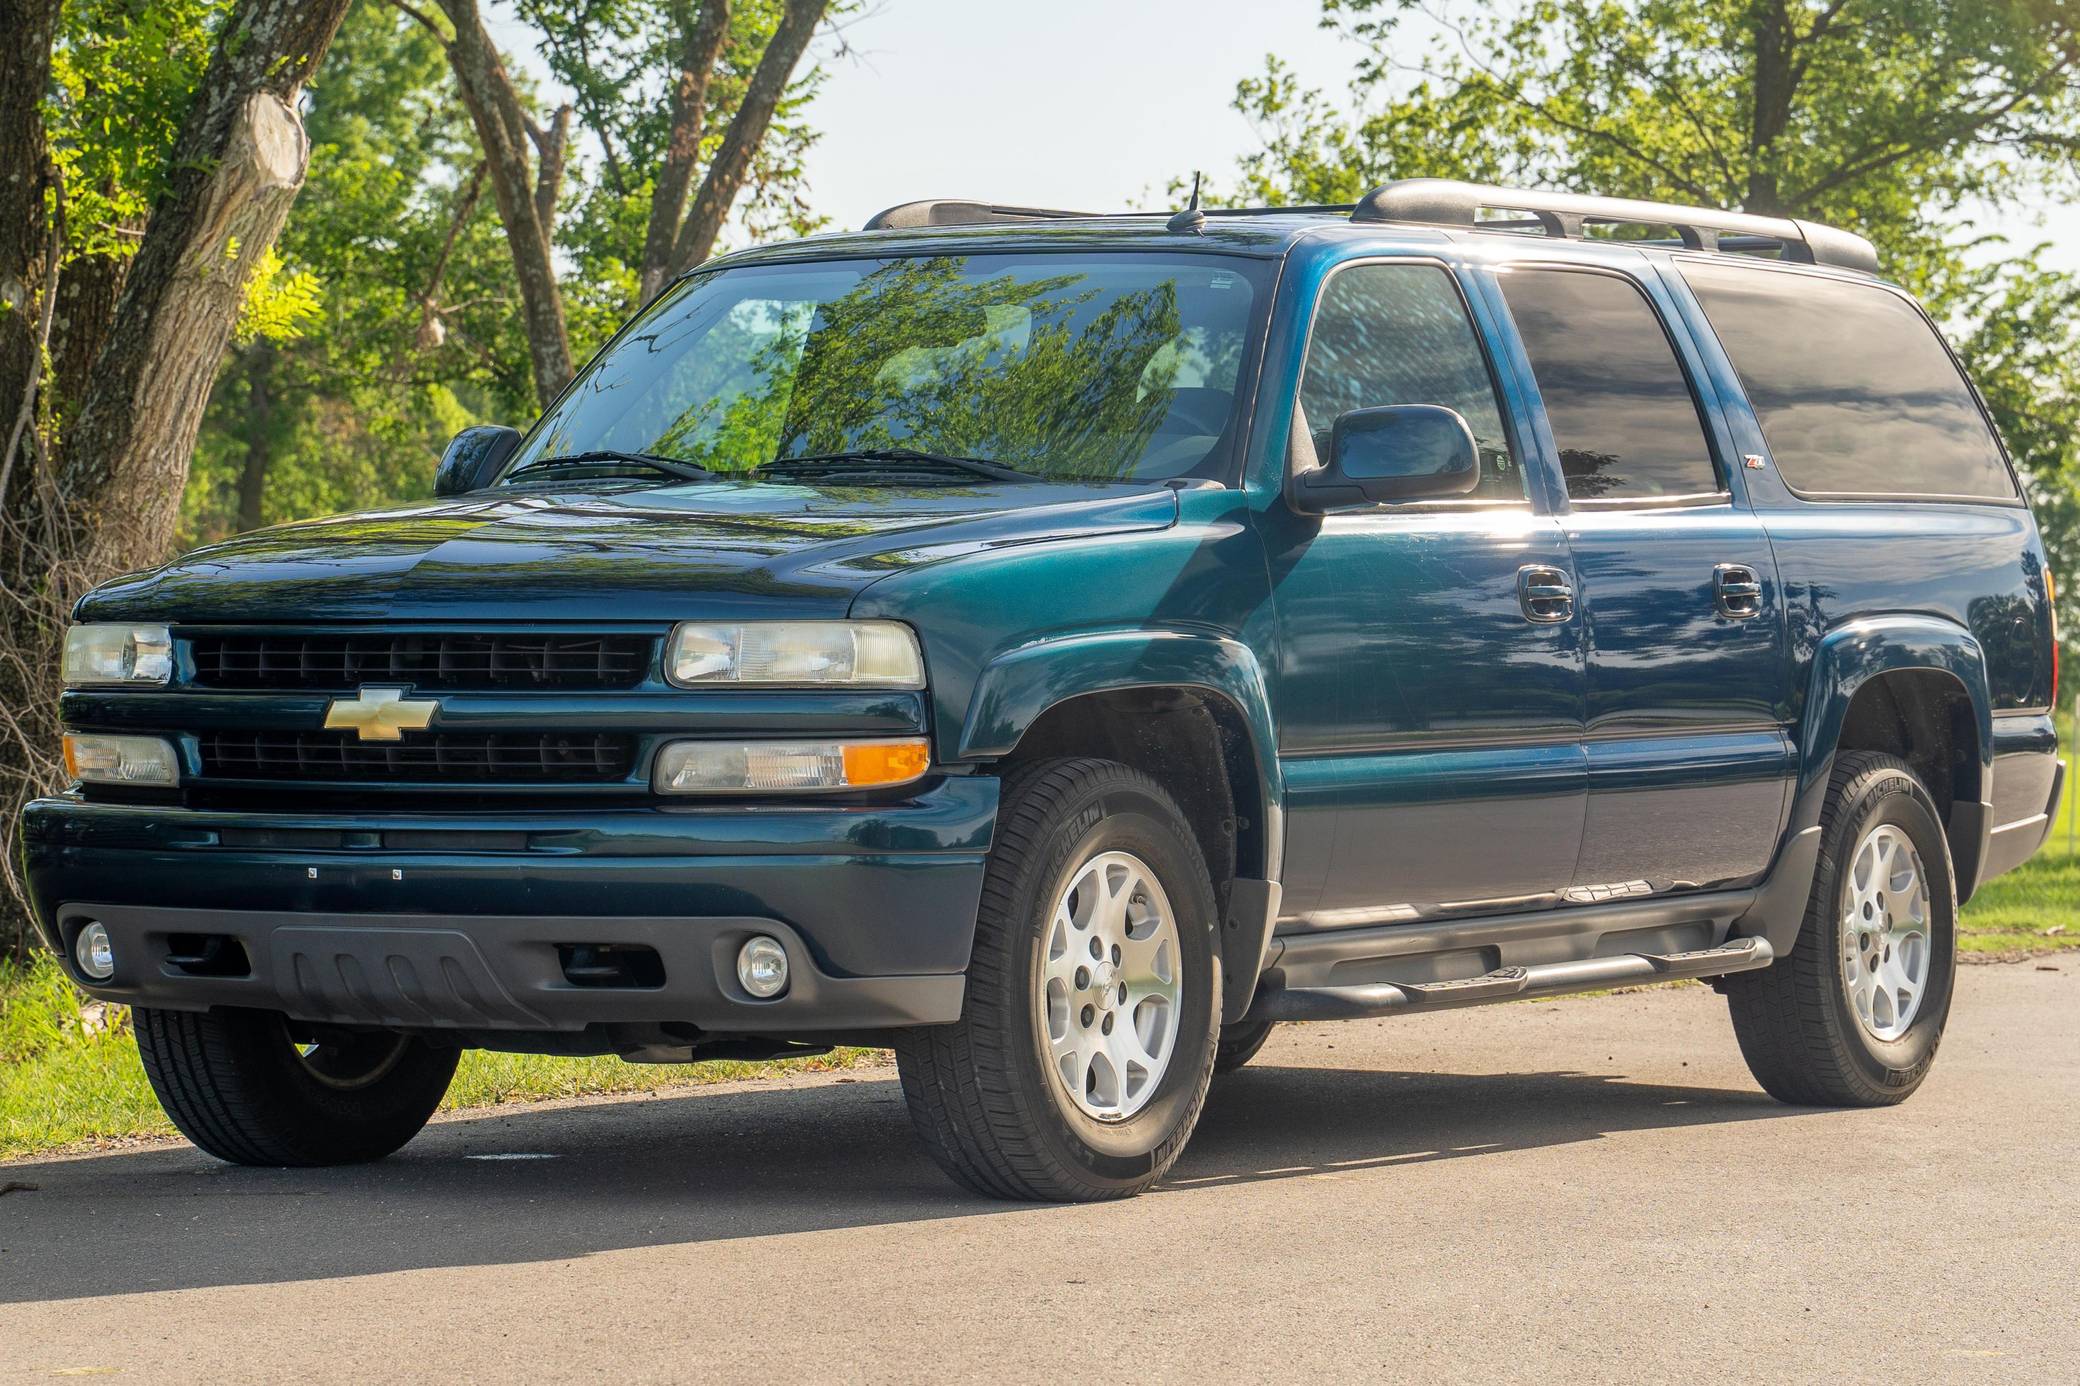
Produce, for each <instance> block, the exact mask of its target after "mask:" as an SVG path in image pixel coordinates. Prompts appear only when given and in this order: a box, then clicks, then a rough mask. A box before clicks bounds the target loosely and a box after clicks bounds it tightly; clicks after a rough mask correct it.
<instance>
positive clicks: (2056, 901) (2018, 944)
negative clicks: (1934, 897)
mask: <svg viewBox="0 0 2080 1386" xmlns="http://www.w3.org/2000/svg"><path fill="white" fill-rule="evenodd" d="M2067 744H2072V743H2071V742H2068V743H2067ZM1957 946H1958V948H1959V949H1961V950H1962V951H1964V952H1966V953H1970V954H1979V955H1991V956H1995V957H2021V956H2026V955H2029V954H2036V953H2051V952H2056V951H2058V950H2061V949H2066V948H2074V947H2080V777H2076V776H2072V775H2069V776H2068V777H2067V779H2066V785H2065V795H2064V798H2063V799H2062V800H2061V802H2060V804H2059V811H2058V815H2057V817H2056V818H2055V819H2054V820H2053V822H2052V825H2051V836H2050V837H2049V838H2048V839H2046V841H2045V843H2044V847H2043V850H2042V851H2040V852H2038V853H2037V855H2036V856H2035V857H2033V858H2031V859H2030V860H2029V861H2026V862H2024V863H2023V864H2022V865H2021V866H2018V867H2016V868H2015V869H2014V870H2013V871H2010V872H2009V873H2007V874H2006V875H2005V876H1997V877H1995V878H1994V879H1993V880H1991V881H1988V882H1987V883H1986V885H1985V886H1984V887H1983V888H1982V889H1981V890H1980V891H1979V893H1978V894H1977V895H1975V896H1973V897H1972V902H1971V903H1970V904H1969V905H1966V906H1965V908H1964V914H1963V916H1962V917H1961V918H1960V919H1959V921H1958V938H1957Z"/></svg>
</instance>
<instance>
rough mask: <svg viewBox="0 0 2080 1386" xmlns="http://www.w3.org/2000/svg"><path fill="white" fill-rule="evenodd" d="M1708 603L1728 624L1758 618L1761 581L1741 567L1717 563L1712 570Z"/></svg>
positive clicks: (1754, 573)
mask: <svg viewBox="0 0 2080 1386" xmlns="http://www.w3.org/2000/svg"><path fill="white" fill-rule="evenodd" d="M1712 602H1713V604H1714V605H1715V606H1717V607H1718V608H1719V614H1720V615H1721V616H1724V617H1725V618H1726V619H1727V620H1729V621H1746V620H1749V619H1751V618H1752V617H1756V616H1760V615H1761V614H1762V579H1761V577H1759V576H1758V575H1757V574H1756V572H1755V570H1754V569H1753V568H1750V567H1749V566H1748V565H1747V564H1745V563H1721V564H1720V565H1719V566H1718V567H1716V568H1714V569H1712Z"/></svg>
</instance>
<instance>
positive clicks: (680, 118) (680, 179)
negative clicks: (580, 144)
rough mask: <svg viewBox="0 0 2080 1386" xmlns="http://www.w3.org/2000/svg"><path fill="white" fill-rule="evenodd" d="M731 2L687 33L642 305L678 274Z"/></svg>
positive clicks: (653, 200)
mask: <svg viewBox="0 0 2080 1386" xmlns="http://www.w3.org/2000/svg"><path fill="white" fill-rule="evenodd" d="M729 20H730V5H729V0H706V3H705V4H703V5H702V6H701V12H700V17H699V19H697V20H696V21H695V22H694V24H693V25H692V27H691V28H689V29H688V30H687V32H686V46H685V50H684V53H683V55H682V56H681V58H680V60H679V77H678V80H677V82H675V83H674V84H673V86H672V104H671V123H670V126H669V129H670V132H671V133H670V134H669V136H667V138H666V141H665V147H664V163H663V165H662V166H661V167H659V169H658V171H657V186H656V187H655V189H653V190H652V192H651V194H650V225H649V228H648V230H647V231H646V232H645V233H644V236H643V268H642V288H641V291H640V292H641V295H642V301H643V302H644V303H648V302H649V301H650V300H651V299H653V298H655V297H657V291H658V290H659V289H662V288H663V287H664V286H665V281H666V280H668V279H669V278H671V273H672V244H673V242H674V241H675V240H676V239H677V238H678V232H679V219H680V218H681V217H683V216H685V214H686V193H687V190H688V189H689V188H691V187H692V186H693V166H694V164H695V163H696V162H697V161H698V160H699V158H700V153H701V122H702V120H703V119H704V118H705V116H706V115H707V106H708V80H709V78H710V77H712V76H713V75H714V72H715V64H716V63H717V62H718V61H720V60H721V57H722V46H723V43H724V42H725V41H726V40H727V39H728V38H729Z"/></svg>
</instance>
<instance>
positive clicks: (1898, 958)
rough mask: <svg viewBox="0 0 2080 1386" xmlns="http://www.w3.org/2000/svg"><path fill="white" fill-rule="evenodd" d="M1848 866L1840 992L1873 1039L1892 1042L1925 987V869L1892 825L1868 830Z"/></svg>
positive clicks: (1918, 1004)
mask: <svg viewBox="0 0 2080 1386" xmlns="http://www.w3.org/2000/svg"><path fill="white" fill-rule="evenodd" d="M1850 861H1851V867H1850V870H1849V872H1848V879H1847V880H1845V881H1844V882H1843V887H1842V909H1841V924H1840V937H1839V950H1840V957H1841V959H1842V987H1843V991H1844V994H1845V996H1846V998H1847V1000H1848V1002H1849V1006H1850V1009H1851V1010H1852V1011H1854V1012H1855V1014H1856V1017H1857V1020H1858V1021H1859V1023H1861V1024H1862V1025H1863V1027H1864V1029H1865V1030H1866V1031H1867V1032H1868V1033H1869V1034H1870V1035H1871V1036H1872V1037H1873V1038H1875V1039H1879V1040H1886V1041H1890V1040H1895V1039H1898V1038H1899V1037H1900V1036H1902V1035H1904V1034H1905V1033H1906V1032H1907V1030H1908V1029H1909V1028H1910V1027H1911V1026H1912V1025H1913V1023H1914V1018H1915V1016H1916V1015H1917V1014H1918V1013H1919V1012H1920V1009H1921V1002H1922V997H1923V994H1924V993H1925V991H1926V990H1927V986H1928V971H1929V966H1930V942H1929V939H1930V929H1931V925H1930V913H1931V909H1932V905H1931V901H1930V896H1929V889H1928V875H1927V871H1926V868H1925V867H1924V866H1923V864H1922V860H1921V854H1920V852H1919V851H1918V850H1917V849H1916V848H1915V845H1914V841H1913V839H1912V838H1911V837H1909V836H1908V835H1907V833H1906V831H1905V830H1904V829H1902V828H1900V827H1899V826H1898V825H1896V824H1892V823H1880V824H1877V825H1876V826H1874V827H1872V828H1871V829H1870V831H1869V832H1867V833H1866V834H1865V835H1864V837H1863V840H1862V841H1861V842H1859V843H1858V844H1857V847H1856V851H1855V853H1854V854H1853V855H1852V856H1851V858H1850Z"/></svg>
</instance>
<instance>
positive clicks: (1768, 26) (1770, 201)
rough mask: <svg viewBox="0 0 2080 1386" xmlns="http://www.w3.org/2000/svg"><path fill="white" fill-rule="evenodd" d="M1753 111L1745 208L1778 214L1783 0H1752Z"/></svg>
mask: <svg viewBox="0 0 2080 1386" xmlns="http://www.w3.org/2000/svg"><path fill="white" fill-rule="evenodd" d="M1753 16H1754V17H1753V21H1752V23H1753V28H1754V33H1755V85H1754V99H1755V112H1754V115H1753V117H1752V118H1751V119H1750V122H1749V125H1748V190H1747V196H1745V197H1744V198H1742V199H1741V207H1742V209H1743V210H1745V211H1748V212H1753V213H1754V214H1755V215H1757V216H1779V215H1781V214H1782V213H1783V211H1784V201H1783V197H1782V194H1781V192H1780V191H1779V189H1778V186H1777V172H1776V169H1775V167H1774V166H1773V165H1774V160H1775V157H1776V149H1775V146H1776V142H1777V141H1778V140H1779V139H1780V138H1782V136H1783V134H1784V131H1785V130H1786V129H1787V128H1789V126H1790V124H1791V102H1792V98H1793V95H1794V86H1795V83H1794V82H1793V80H1792V67H1791V63H1792V48H1793V46H1794V44H1795V42H1796V40H1795V39H1794V38H1793V35H1792V31H1791V14H1790V11H1789V9H1788V8H1787V7H1786V5H1785V3H1784V0H1755V6H1754V11H1753Z"/></svg>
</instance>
